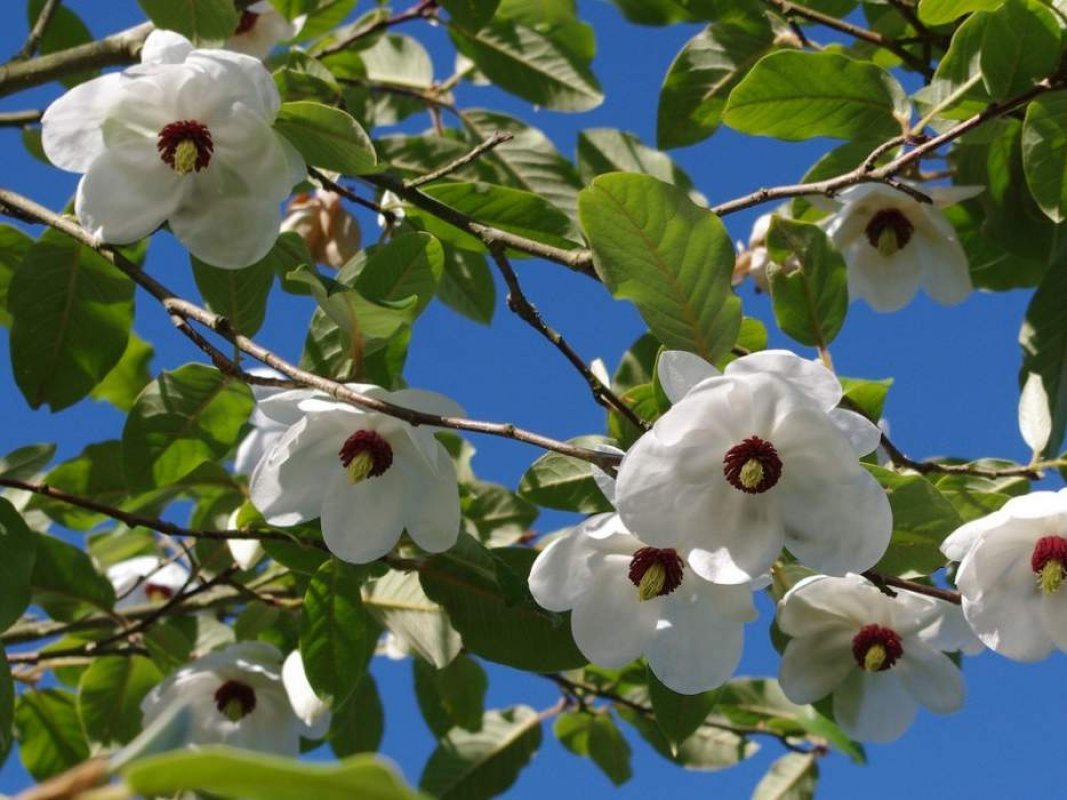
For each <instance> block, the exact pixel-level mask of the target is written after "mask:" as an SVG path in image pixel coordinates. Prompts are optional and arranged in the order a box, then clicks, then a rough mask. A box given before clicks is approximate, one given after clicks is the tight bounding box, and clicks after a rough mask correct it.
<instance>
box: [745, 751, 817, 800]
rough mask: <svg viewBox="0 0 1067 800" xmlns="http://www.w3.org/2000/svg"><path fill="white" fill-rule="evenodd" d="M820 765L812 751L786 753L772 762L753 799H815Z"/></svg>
mask: <svg viewBox="0 0 1067 800" xmlns="http://www.w3.org/2000/svg"><path fill="white" fill-rule="evenodd" d="M818 778H819V765H818V764H816V763H815V756H814V755H812V754H811V753H786V754H785V755H784V756H779V758H778V760H777V761H775V762H774V763H773V764H771V768H770V769H769V770H767V774H766V775H764V776H763V777H762V778H761V779H760V782H759V783H758V784H757V785H756V790H755V791H754V792H753V793H752V800H813V798H814V797H815V783H816V781H817V780H818Z"/></svg>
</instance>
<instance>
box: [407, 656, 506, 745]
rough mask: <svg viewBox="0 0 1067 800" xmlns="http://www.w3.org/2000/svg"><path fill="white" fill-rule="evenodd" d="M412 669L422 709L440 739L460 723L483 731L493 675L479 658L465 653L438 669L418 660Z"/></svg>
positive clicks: (414, 661)
mask: <svg viewBox="0 0 1067 800" xmlns="http://www.w3.org/2000/svg"><path fill="white" fill-rule="evenodd" d="M412 671H413V673H414V677H415V698H416V699H417V700H418V702H419V710H420V711H421V712H422V716H423V719H425V720H426V724H427V726H428V727H429V728H430V730H431V731H432V732H433V734H434V735H435V736H436V737H437V738H438V739H442V738H444V737H445V735H447V734H448V732H449V731H450V730H452V728H454V727H456V726H458V727H460V728H463V730H466V731H471V732H477V731H480V730H481V728H482V718H483V715H484V714H485V691H486V689H488V688H489V678H488V677H487V676H486V674H485V670H484V669H482V668H481V666H480V665H479V664H478V662H477V661H475V660H474V659H472V658H470V657H469V656H463V655H461V656H459V657H457V658H456V659H455V660H454V661H452V663H451V664H449V665H448V666H446V667H444V668H443V669H434V668H433V667H432V666H430V665H429V664H427V663H426V662H425V661H422V660H421V659H414V660H413V661H412Z"/></svg>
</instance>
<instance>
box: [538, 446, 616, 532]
mask: <svg viewBox="0 0 1067 800" xmlns="http://www.w3.org/2000/svg"><path fill="white" fill-rule="evenodd" d="M607 441H608V440H607V439H606V438H604V437H603V436H579V437H578V438H576V439H571V440H570V443H571V444H574V445H577V446H578V447H589V448H593V447H596V446H597V445H598V444H604V443H606V442H607ZM518 491H519V495H520V496H521V497H525V498H526V499H527V500H529V501H530V502H532V503H536V504H537V505H539V506H544V507H545V508H557V509H560V510H563V511H577V512H579V513H581V514H597V513H600V512H602V511H611V510H612V506H611V503H609V502H608V501H607V498H605V497H604V495H603V493H602V492H601V491H600V489H599V488H597V485H596V481H595V480H594V479H593V467H592V465H591V464H589V462H587V461H578V460H577V459H573V458H570V457H568V456H564V455H561V454H559V453H545V455H543V456H541V457H540V458H538V459H537V460H536V461H535V462H534V463H533V464H532V465H531V466H530V468H529V469H528V470H526V473H525V474H524V475H523V476H522V480H521V481H520V482H519V490H518Z"/></svg>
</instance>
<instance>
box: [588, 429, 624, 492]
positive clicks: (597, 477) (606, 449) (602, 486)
mask: <svg viewBox="0 0 1067 800" xmlns="http://www.w3.org/2000/svg"><path fill="white" fill-rule="evenodd" d="M594 449H595V450H596V451H597V452H598V453H611V454H612V455H617V456H625V455H626V453H624V452H623V451H622V450H620V449H619V448H617V447H614V446H612V445H610V444H598V445H597V446H596V447H595V448H594ZM593 481H594V482H595V483H596V486H597V488H598V489H599V490H600V493H601V494H602V495H604V498H605V499H606V500H607V501H608V502H609V503H611V505H612V506H614V505H615V478H614V476H612V475H608V473H606V472H604V470H602V469H601V468H600V467H598V466H596V465H595V464H594V465H593Z"/></svg>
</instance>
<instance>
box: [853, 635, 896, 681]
mask: <svg viewBox="0 0 1067 800" xmlns="http://www.w3.org/2000/svg"><path fill="white" fill-rule="evenodd" d="M876 644H880V645H881V646H882V649H884V650H885V660H884V661H883V662H882V664H881V666H879V667H878V672H884V671H885V670H887V669H889V668H890V667H891V666H893V665H894V664H896V663H897V659H898V658H900V657H901V656H902V655H904V648H903V646H901V644H900V636H899V635H897V632H896V631H894V630H892V629H891V628H883V627H882V626H881V625H864V626H863V627H862V628H860V632H859V633H857V634H856V635H855V636H853V637H852V656H853V658H855V659H856V663H857V664H859V666H860V669H866V668H867V666H866V660H867V652H868V651H869V650H870V649H871V648H872V647H874V646H875V645H876Z"/></svg>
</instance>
